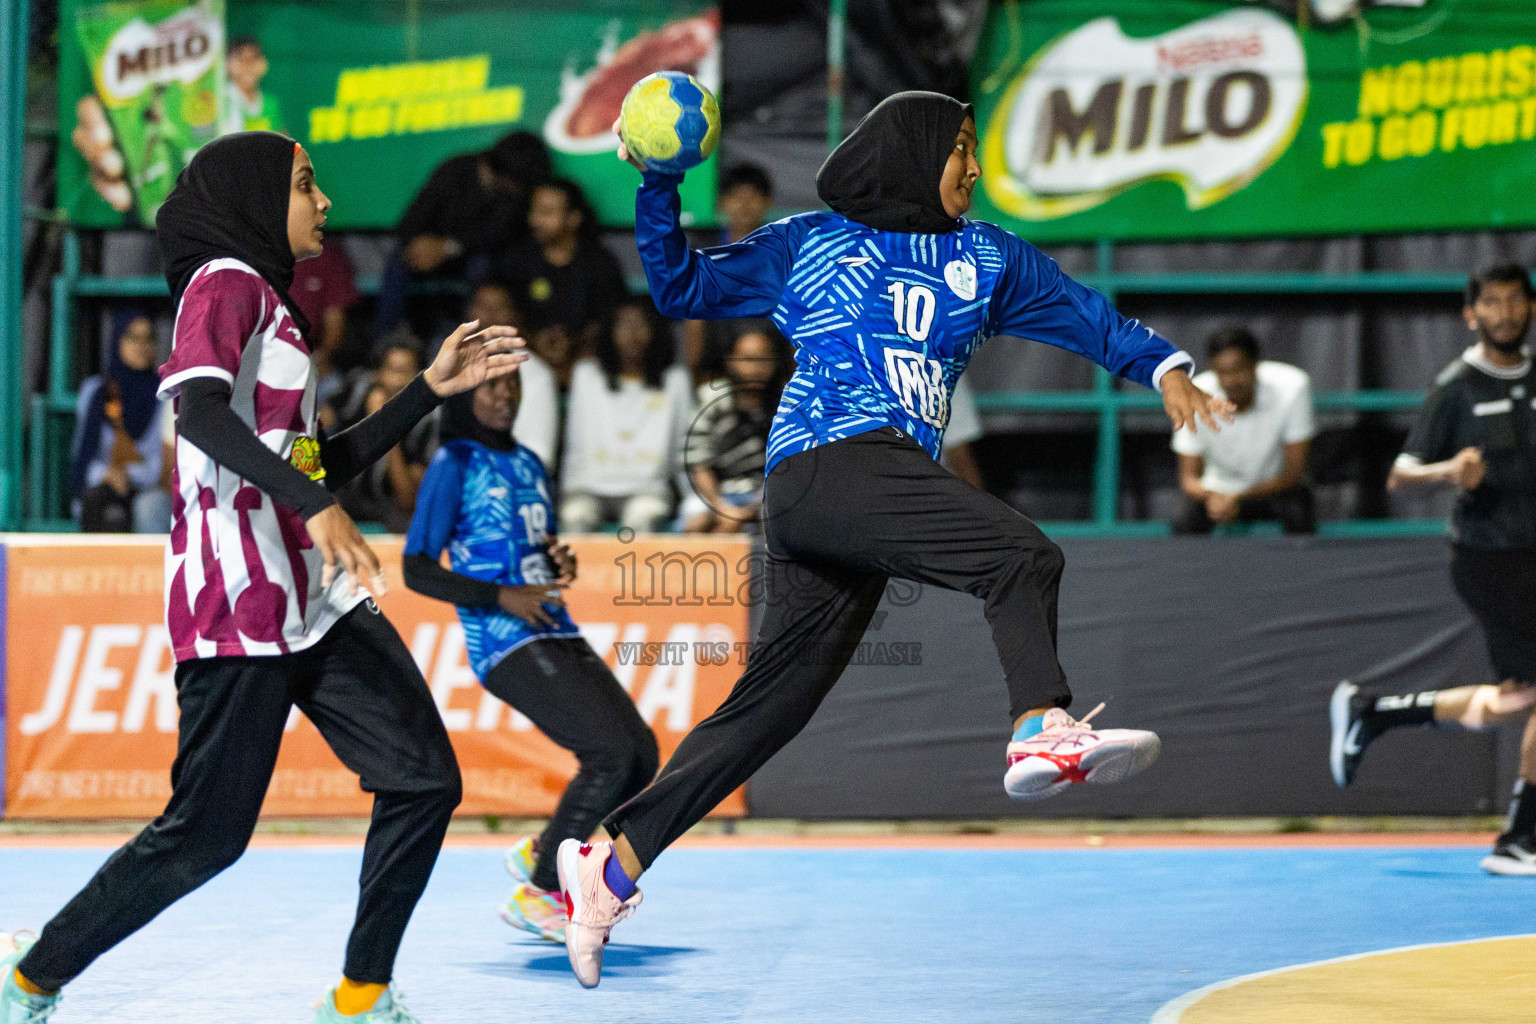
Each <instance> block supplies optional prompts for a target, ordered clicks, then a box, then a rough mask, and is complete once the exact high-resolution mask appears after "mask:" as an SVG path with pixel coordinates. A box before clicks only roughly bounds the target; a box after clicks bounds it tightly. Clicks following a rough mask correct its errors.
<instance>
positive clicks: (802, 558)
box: [559, 93, 1232, 986]
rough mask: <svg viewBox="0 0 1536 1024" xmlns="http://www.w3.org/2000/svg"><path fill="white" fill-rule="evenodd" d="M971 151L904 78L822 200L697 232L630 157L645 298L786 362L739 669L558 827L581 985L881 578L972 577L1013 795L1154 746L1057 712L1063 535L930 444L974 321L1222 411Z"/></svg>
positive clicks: (1169, 396)
mask: <svg viewBox="0 0 1536 1024" xmlns="http://www.w3.org/2000/svg"><path fill="white" fill-rule="evenodd" d="M975 152H976V127H975V120H974V115H973V112H972V110H971V107H970V106H969V105H968V104H963V103H960V102H959V101H957V100H954V99H951V98H949V97H947V96H941V95H939V94H936V93H901V94H898V95H896V96H892V97H890V98H889V99H887V100H886V101H884V102H883V103H881V104H880V105H879V106H878V107H876V108H875V109H874V110H873V111H872V112H871V113H870V114H869V115H868V116H867V117H866V118H865V119H864V120H863V121H862V122H861V123H860V124H859V126H858V128H857V129H856V130H855V131H854V132H853V134H852V135H851V136H849V138H848V139H847V140H846V141H844V142H843V143H842V145H840V146H839V147H838V148H837V150H836V151H835V152H834V153H833V154H832V155H831V156H830V157H829V158H828V159H827V162H826V164H825V165H824V166H823V167H822V169H821V172H820V174H819V175H818V176H817V188H818V192H819V194H820V195H821V197H822V199H823V200H825V201H826V203H827V205H828V206H829V207H831V210H830V211H829V212H818V213H807V214H802V215H800V216H796V217H789V218H786V219H785V220H781V221H779V222H777V223H775V224H770V225H767V226H766V227H763V228H761V229H759V230H758V231H756V232H754V233H752V234H751V235H748V236H747V237H746V238H744V239H742V240H741V241H739V242H736V243H734V244H731V245H722V246H716V247H713V248H709V249H702V250H698V251H692V250H690V249H689V247H688V243H687V241H686V239H685V238H684V236H683V232H682V229H681V227H680V225H679V221H678V211H679V200H678V193H677V187H678V184H679V182H680V181H681V177H680V176H669V175H664V174H658V173H654V172H650V171H645V172H643V182H642V184H641V186H640V190H639V193H638V195H637V196H636V200H635V235H636V242H637V244H638V245H639V249H640V256H641V259H642V261H643V262H644V265H645V272H646V277H647V279H648V280H649V282H650V286H651V292H652V295H653V296H654V298H655V299H656V304H657V306H658V307H659V308H660V309H661V311H662V312H663V313H665V314H666V315H668V316H673V317H690V318H711V317H754V316H771V317H772V318H773V320H774V322H775V323H777V324H778V325H779V328H780V330H782V331H783V332H784V334H785V335H786V336H787V337H788V338H789V339H790V341H791V342H792V343H793V344H794V346H795V349H796V370H795V374H794V376H793V378H792V379H791V380H790V382H789V384H788V385H787V386H786V387H785V389H784V395H783V399H782V400H781V402H780V405H779V410H778V415H777V416H776V417H775V419H774V422H773V428H772V432H771V434H770V436H769V439H768V478H767V481H766V485H765V490H764V498H763V518H764V529H765V534H766V538H767V546H768V557H767V559H766V562H765V564H764V568H763V582H764V593H765V604H764V609H763V616H762V621H761V624H760V626H759V630H758V634H757V640H756V643H755V644H754V646H753V650H752V653H751V657H750V658H749V661H748V664H747V669H746V672H745V673H744V674H743V675H742V677H741V679H740V680H739V681H738V682H737V684H736V687H735V689H734V690H733V691H732V692H731V695H730V696H729V697H728V698H727V699H726V701H725V703H724V704H722V705H721V706H720V708H719V710H717V711H716V712H715V713H714V714H713V715H711V716H710V717H709V718H708V719H706V720H705V721H704V722H701V723H700V724H699V725H698V726H697V727H696V728H695V729H694V730H693V732H692V733H690V734H689V735H688V737H687V738H686V739H684V741H683V743H682V744H681V746H679V748H678V750H677V752H676V753H675V754H674V755H673V756H672V758H671V760H669V761H668V763H667V765H666V766H665V767H664V768H663V769H662V772H661V774H660V776H658V778H657V779H656V781H655V782H654V783H653V784H652V785H650V786H649V787H647V788H646V790H645V791H644V792H642V793H640V794H639V795H638V796H636V797H635V798H634V799H633V800H631V801H630V802H629V803H627V804H625V805H624V806H623V807H621V808H619V809H618V810H617V811H615V812H614V813H613V814H612V815H611V816H610V817H609V819H608V820H607V822H606V825H607V827H608V831H609V832H610V833H611V834H612V835H613V836H614V837H615V839H616V842H615V843H614V844H612V846H611V847H610V845H609V844H595V845H592V846H578V845H577V844H573V843H567V844H565V847H564V848H562V850H561V853H560V858H559V868H560V880H561V885H562V888H563V889H564V890H565V892H566V894H567V901H568V903H569V904H570V907H571V924H570V926H569V927H568V928H567V932H566V946H567V950H568V952H569V954H570V959H571V964H572V967H573V968H574V970H575V971H576V975H577V977H578V978H579V979H580V980H581V982H582V983H583V984H584V985H589V986H590V985H595V984H597V982H598V979H599V976H600V972H601V967H602V948H603V942H604V941H606V938H607V935H608V932H609V930H610V929H611V928H612V927H613V925H614V924H615V923H616V922H617V921H619V920H620V919H622V918H623V917H624V916H627V915H628V914H629V913H630V912H632V911H633V909H634V907H635V906H636V904H637V903H638V901H639V891H638V889H636V888H635V885H634V880H635V879H636V878H638V877H639V874H640V872H641V871H642V870H644V869H645V868H648V867H649V866H650V864H651V862H652V861H653V860H654V859H655V857H656V856H657V855H658V854H659V853H660V852H661V851H662V850H663V849H665V848H666V847H667V845H668V844H670V843H671V842H672V841H673V840H674V839H676V838H677V837H678V836H679V835H681V834H682V833H683V832H684V831H685V830H686V829H687V828H688V827H689V826H691V825H692V824H694V823H695V822H696V821H698V820H699V819H700V818H702V817H703V816H704V814H706V813H707V812H708V811H709V810H710V809H711V808H712V807H714V806H715V804H716V803H718V802H719V801H720V800H721V799H722V798H724V797H725V796H726V795H727V794H729V793H730V792H732V791H733V790H734V789H735V788H736V787H737V786H739V785H741V784H742V783H743V782H745V781H746V780H747V778H748V777H750V776H751V775H752V773H753V772H755V771H756V770H757V768H758V767H759V766H761V765H762V764H763V763H764V762H765V761H767V760H768V758H770V757H771V756H773V754H774V753H775V752H776V751H777V750H778V749H779V748H780V747H782V746H783V745H784V744H785V743H787V742H788V741H789V740H790V739H792V738H793V737H794V736H795V735H796V734H797V733H798V732H799V731H800V730H801V728H803V727H804V726H805V724H806V723H807V722H808V721H809V720H810V718H811V716H812V714H814V713H815V711H816V708H817V706H818V705H819V704H820V703H821V700H822V698H824V697H825V696H826V694H827V692H828V691H829V690H830V689H831V687H832V685H833V684H834V683H835V682H836V681H837V678H838V676H839V675H840V674H841V673H842V670H843V668H844V667H845V666H846V665H847V663H848V660H849V658H850V657H851V656H852V654H853V652H854V650H855V648H856V645H857V644H858V642H859V640H860V638H861V637H862V636H863V633H864V629H865V626H866V625H867V624H868V623H869V620H870V617H871V616H872V615H873V613H874V611H875V606H876V605H877V604H878V603H879V601H880V595H881V593H882V592H883V591H884V589H885V585H886V582H887V580H888V579H889V578H891V577H898V578H902V579H906V580H913V581H917V582H919V583H924V584H933V585H937V586H942V587H947V588H950V589H955V590H964V591H966V592H967V593H970V594H973V595H975V596H977V597H980V598H982V599H984V601H985V613H986V617H987V620H988V622H989V623H990V625H991V628H992V636H993V640H994V642H995V644H996V646H997V650H998V654H999V656H1000V658H1001V660H1002V665H1003V670H1004V675H1005V677H1006V680H1007V685H1008V691H1009V697H1010V701H1011V719H1012V722H1013V726H1014V730H1015V732H1014V737H1013V742H1012V743H1010V744H1009V747H1008V751H1007V762H1008V767H1007V770H1006V773H1005V775H1004V787H1005V789H1006V790H1007V792H1008V794H1009V795H1010V796H1012V797H1014V798H1015V799H1019V800H1035V799H1040V798H1043V797H1045V796H1049V795H1051V794H1053V793H1056V792H1059V791H1060V790H1062V789H1065V788H1066V787H1067V786H1069V785H1071V784H1073V783H1075V782H1085V781H1086V782H1113V781H1118V780H1120V779H1123V778H1125V777H1127V776H1129V775H1132V774H1134V773H1136V772H1138V771H1140V770H1142V769H1143V768H1145V767H1146V766H1147V765H1148V764H1150V763H1151V762H1152V761H1153V760H1154V759H1155V758H1156V756H1157V753H1158V747H1159V743H1158V739H1157V737H1156V736H1155V735H1154V734H1152V733H1150V732H1145V731H1141V730H1131V729H1107V730H1106V729H1095V728H1091V727H1088V726H1086V725H1085V724H1084V722H1086V718H1085V719H1084V722H1079V721H1075V720H1074V719H1073V718H1072V717H1071V716H1069V715H1068V714H1067V713H1066V711H1065V710H1063V709H1064V708H1065V707H1066V706H1067V705H1068V703H1069V702H1070V700H1071V694H1070V691H1069V690H1068V689H1067V685H1066V681H1065V679H1064V677H1063V675H1062V671H1061V666H1060V664H1059V663H1058V661H1057V658H1056V594H1057V586H1058V583H1059V581H1060V578H1061V571H1062V566H1063V558H1062V554H1061V549H1060V548H1058V547H1057V546H1056V545H1055V544H1053V543H1052V542H1051V541H1050V540H1048V539H1047V538H1046V537H1045V535H1044V534H1042V533H1041V532H1040V530H1039V529H1038V528H1036V527H1035V525H1034V524H1033V523H1031V522H1029V520H1027V519H1026V518H1024V517H1023V516H1022V515H1020V514H1019V513H1018V512H1016V511H1014V510H1013V509H1012V508H1011V507H1009V506H1008V505H1007V504H1005V503H1004V502H1002V501H1000V500H998V499H997V498H995V497H992V496H990V495H986V494H982V493H979V492H977V491H976V490H974V489H972V488H971V487H969V486H967V485H966V484H964V483H962V482H961V481H960V480H958V479H956V478H955V477H954V476H953V475H951V474H950V473H949V472H948V471H946V470H945V469H943V468H942V467H941V466H940V465H939V464H938V462H937V461H936V459H937V458H938V455H939V445H940V442H941V440H942V438H943V434H944V427H945V425H946V423H947V422H948V419H949V397H950V393H951V391H952V390H953V389H954V386H955V381H956V380H957V379H958V378H959V376H960V373H961V371H963V370H964V369H965V367H966V364H967V363H968V362H970V359H971V357H972V356H973V355H974V354H975V352H976V350H977V349H978V348H979V347H980V346H981V344H982V343H983V342H985V341H986V340H987V339H988V338H990V337H993V336H995V335H999V334H1004V335H1011V336H1014V337H1019V338H1028V339H1031V340H1034V341H1041V342H1045V343H1047V344H1050V345H1055V346H1058V347H1060V348H1065V349H1068V350H1070V351H1073V352H1077V353H1079V354H1081V355H1083V356H1086V357H1087V358H1089V359H1091V360H1093V361H1094V362H1095V363H1098V364H1099V365H1100V366H1103V367H1106V368H1107V369H1109V370H1110V371H1112V372H1114V373H1115V374H1117V375H1118V376H1121V377H1124V378H1126V379H1128V380H1132V381H1135V382H1136V383H1138V384H1143V385H1146V386H1148V387H1153V388H1157V389H1158V390H1160V391H1161V392H1162V395H1163V404H1164V407H1165V408H1166V409H1167V411H1168V414H1169V417H1170V419H1172V421H1173V425H1174V426H1175V427H1181V426H1183V425H1185V424H1190V425H1193V424H1194V423H1195V421H1196V419H1197V417H1198V418H1199V419H1202V420H1203V421H1204V422H1205V424H1206V426H1207V427H1209V428H1211V429H1217V424H1216V420H1217V419H1219V418H1230V416H1231V412H1232V410H1231V407H1230V404H1229V403H1227V402H1225V401H1222V400H1218V399H1214V398H1212V397H1211V396H1209V395H1206V394H1205V393H1203V392H1202V391H1200V390H1199V389H1198V388H1196V387H1195V386H1194V385H1193V384H1192V383H1191V382H1190V379H1189V374H1188V370H1189V369H1190V368H1191V367H1192V366H1193V360H1192V359H1191V358H1190V357H1189V356H1188V355H1187V354H1185V353H1183V352H1181V351H1179V350H1177V349H1176V348H1174V347H1173V346H1172V345H1171V344H1169V343H1168V342H1167V341H1165V340H1164V339H1162V338H1161V337H1159V336H1158V335H1157V334H1156V333H1154V332H1153V331H1152V330H1151V329H1150V328H1148V327H1146V326H1145V325H1143V324H1142V323H1140V322H1139V321H1136V320H1131V319H1127V318H1125V317H1123V316H1121V315H1120V314H1119V313H1117V312H1116V311H1115V310H1114V308H1113V307H1112V306H1111V305H1110V304H1109V302H1108V301H1107V300H1105V298H1104V297H1103V296H1101V295H1099V294H1098V293H1096V292H1094V291H1092V290H1090V289H1088V288H1085V287H1083V286H1082V285H1079V284H1077V283H1076V282H1074V281H1072V280H1071V279H1070V278H1068V277H1067V276H1066V275H1065V274H1063V273H1062V272H1061V269H1060V268H1059V267H1058V266H1057V265H1056V263H1055V261H1054V260H1051V259H1050V258H1048V257H1046V256H1045V255H1044V254H1043V253H1041V252H1040V251H1039V250H1037V249H1035V248H1034V247H1033V246H1031V245H1030V244H1029V243H1027V242H1025V241H1023V240H1022V239H1020V238H1018V237H1017V236H1015V235H1013V234H1011V233H1009V232H1007V231H1004V230H1003V229H1001V228H999V227H996V226H994V225H992V224H986V223H981V222H977V221H969V220H966V219H965V218H964V214H965V212H966V211H967V210H968V209H969V208H970V201H971V191H972V189H973V188H974V187H975V184H976V179H977V178H978V177H979V176H980V174H981V168H980V166H979V165H978V164H977V162H976V157H975ZM625 155H627V154H623V153H622V152H621V156H625ZM1089 717H1091V713H1090V716H1089Z"/></svg>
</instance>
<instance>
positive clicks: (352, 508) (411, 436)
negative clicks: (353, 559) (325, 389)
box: [336, 341, 437, 533]
mask: <svg viewBox="0 0 1536 1024" xmlns="http://www.w3.org/2000/svg"><path fill="white" fill-rule="evenodd" d="M420 372H421V352H420V350H419V349H417V348H414V347H412V346H411V345H409V344H407V343H405V342H403V341H402V342H397V343H395V344H392V345H390V346H388V347H387V348H386V349H385V350H384V352H383V355H382V358H381V359H380V360H379V367H378V369H377V370H375V371H374V373H373V375H372V379H371V380H370V381H369V382H368V385H367V387H366V388H364V389H362V394H361V401H359V402H357V403H356V404H355V405H353V403H348V404H349V406H351V407H350V408H348V409H347V410H345V415H344V416H343V417H342V418H340V419H339V421H338V429H342V430H345V429H346V428H347V427H349V426H351V425H352V424H354V423H356V422H358V421H359V420H361V419H363V418H364V417H365V416H371V415H373V414H374V413H375V412H378V411H379V409H381V408H382V407H383V405H384V403H385V402H387V401H389V400H390V399H391V398H393V397H395V396H396V395H397V394H399V393H400V392H401V391H404V390H405V387H406V385H407V384H409V383H410V382H411V381H412V380H414V379H415V378H416V375H417V374H418V373H420ZM436 447H437V417H436V416H426V417H424V418H423V419H422V420H421V421H420V422H418V423H417V424H416V425H415V426H414V427H412V428H411V431H410V433H408V434H406V435H405V439H404V440H402V441H401V442H400V443H399V444H397V445H395V446H394V447H393V448H391V449H390V450H389V453H388V454H387V455H385V456H384V457H383V458H382V459H380V460H379V461H378V462H376V463H374V464H373V465H372V466H370V467H369V468H368V470H367V471H366V472H364V473H363V474H362V475H361V476H359V477H358V478H357V479H356V480H354V481H352V483H350V484H348V485H347V486H346V487H345V488H343V489H342V490H341V491H340V492H338V494H337V496H336V497H337V500H338V501H339V502H340V503H341V507H342V510H343V511H345V512H346V513H347V514H348V515H349V516H351V517H352V518H353V519H355V520H357V521H358V522H374V523H379V524H381V525H383V527H384V529H386V530H388V531H389V532H390V533H404V532H405V531H406V530H407V529H409V527H410V525H411V514H412V513H413V512H414V511H415V510H416V491H417V489H418V488H419V487H420V486H421V478H422V477H423V476H425V475H426V472H427V463H429V462H430V461H431V460H432V453H433V451H434V450H435V449H436Z"/></svg>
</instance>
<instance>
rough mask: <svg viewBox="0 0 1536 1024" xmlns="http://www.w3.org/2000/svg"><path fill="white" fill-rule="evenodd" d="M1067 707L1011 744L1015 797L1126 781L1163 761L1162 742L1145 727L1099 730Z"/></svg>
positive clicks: (1010, 781)
mask: <svg viewBox="0 0 1536 1024" xmlns="http://www.w3.org/2000/svg"><path fill="white" fill-rule="evenodd" d="M1103 708H1104V705H1103V704H1100V705H1099V706H1098V707H1096V708H1094V709H1093V710H1092V711H1090V712H1088V714H1086V715H1084V716H1083V719H1082V721H1077V720H1076V719H1074V718H1073V717H1072V716H1071V715H1069V714H1067V713H1066V712H1065V711H1063V710H1062V709H1061V708H1051V709H1050V710H1049V711H1047V712H1046V713H1045V721H1044V723H1043V728H1042V729H1041V730H1040V731H1039V732H1037V733H1035V734H1034V735H1033V736H1031V737H1029V739H1027V740H1015V741H1014V742H1012V743H1010V744H1008V771H1007V773H1006V774H1005V775H1004V776H1003V789H1004V790H1006V791H1007V793H1008V795H1009V796H1011V797H1013V798H1014V799H1015V800H1044V799H1045V798H1046V797H1048V796H1055V795H1056V794H1057V793H1060V792H1061V791H1062V790H1064V789H1066V788H1067V787H1068V786H1071V785H1075V784H1076V783H1079V782H1120V781H1122V780H1124V779H1128V778H1130V777H1131V776H1132V775H1135V774H1136V773H1137V772H1139V771H1141V770H1142V769H1144V768H1146V767H1148V766H1149V765H1150V764H1151V763H1152V762H1153V761H1156V760H1157V755H1158V754H1159V753H1160V752H1161V751H1162V741H1161V740H1159V739H1158V738H1157V733H1155V732H1148V731H1147V730H1145V729H1094V728H1092V727H1090V726H1089V725H1088V720H1089V719H1090V718H1092V717H1093V716H1094V715H1096V714H1098V713H1099V712H1100V711H1102V710H1103Z"/></svg>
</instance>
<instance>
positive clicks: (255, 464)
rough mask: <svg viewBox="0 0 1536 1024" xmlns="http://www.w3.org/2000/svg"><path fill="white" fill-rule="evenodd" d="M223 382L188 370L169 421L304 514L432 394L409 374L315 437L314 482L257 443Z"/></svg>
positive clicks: (422, 411)
mask: <svg viewBox="0 0 1536 1024" xmlns="http://www.w3.org/2000/svg"><path fill="white" fill-rule="evenodd" d="M230 394H231V391H230V386H229V385H228V384H227V383H225V382H224V381H222V380H219V379H218V378H217V377H194V378H192V379H191V380H188V381H186V382H185V383H183V384H182V386H181V405H180V408H179V410H178V413H177V419H176V429H177V431H178V432H179V433H180V434H181V436H182V437H185V438H186V439H187V441H188V442H189V443H191V444H193V445H195V446H197V447H198V448H199V449H201V450H202V452H203V453H204V454H205V455H207V456H208V457H209V458H210V459H212V460H213V461H214V462H217V463H218V464H219V465H220V466H223V467H224V468H225V469H227V470H229V471H230V472H232V473H237V474H239V475H240V476H242V477H244V478H245V479H247V480H249V481H250V482H251V483H253V484H255V485H256V486H257V487H259V488H261V490H263V491H265V492H266V493H267V494H268V495H270V496H271V498H272V500H273V501H275V502H277V503H278V504H280V505H287V506H288V507H289V508H292V509H295V510H297V511H298V513H299V514H300V515H301V516H303V517H304V518H305V519H309V518H310V517H311V516H314V515H315V514H316V513H319V512H323V511H325V509H327V508H329V507H330V506H332V505H334V504H335V503H336V499H335V497H333V496H332V494H331V493H330V492H331V491H334V490H338V489H340V488H342V487H345V486H346V485H347V484H348V483H350V482H351V481H352V480H353V479H354V478H356V477H357V476H358V474H360V473H362V472H363V471H364V470H365V469H367V468H368V467H369V466H371V465H373V464H374V463H375V462H377V461H378V460H379V459H381V458H383V457H384V455H385V454H386V453H388V451H389V450H390V449H391V448H393V447H394V446H395V445H397V444H399V443H400V441H401V440H402V439H403V438H404V437H405V435H406V434H408V433H409V432H410V430H411V428H412V427H413V426H415V425H416V423H417V421H419V420H420V419H421V418H422V417H423V416H425V415H427V414H428V413H430V412H431V411H432V410H433V409H434V408H435V407H436V406H437V404H438V402H439V401H440V400H439V399H438V397H437V396H436V395H435V394H433V392H432V389H431V388H430V387H429V386H428V385H427V382H426V380H425V379H424V378H423V377H421V376H417V377H416V379H415V380H413V381H411V383H410V384H409V385H407V386H406V388H405V390H403V391H401V392H400V393H399V394H398V395H396V396H395V397H394V398H391V399H390V400H389V401H388V402H385V403H384V407H383V408H382V409H380V410H379V411H378V412H376V413H374V414H373V415H372V416H368V417H365V418H364V419H363V420H362V421H361V422H359V423H357V424H356V425H355V426H352V427H350V428H348V429H346V430H343V431H342V432H341V433H339V434H337V435H336V436H334V437H326V436H324V434H322V435H321V437H320V439H319V440H320V464H321V465H322V466H324V467H325V484H324V486H322V485H321V484H319V483H317V482H316V481H314V480H311V479H310V478H309V477H308V476H306V475H305V474H304V473H301V472H300V471H299V470H297V469H295V468H294V467H293V466H292V465H290V464H289V463H288V462H287V461H285V460H284V459H283V458H282V457H281V456H279V455H278V454H277V453H276V452H274V451H272V449H270V448H268V447H267V446H266V445H264V444H262V443H261V441H260V440H259V439H258V438H257V437H256V434H255V433H254V432H253V431H252V430H251V428H250V426H249V425H247V424H246V423H245V422H244V421H243V420H241V419H240V417H238V416H236V415H235V412H234V410H233V409H231V408H230V407H229V398H230Z"/></svg>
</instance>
